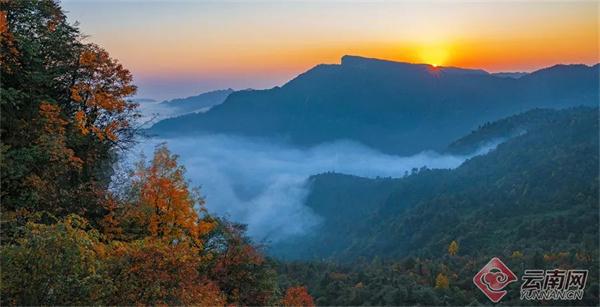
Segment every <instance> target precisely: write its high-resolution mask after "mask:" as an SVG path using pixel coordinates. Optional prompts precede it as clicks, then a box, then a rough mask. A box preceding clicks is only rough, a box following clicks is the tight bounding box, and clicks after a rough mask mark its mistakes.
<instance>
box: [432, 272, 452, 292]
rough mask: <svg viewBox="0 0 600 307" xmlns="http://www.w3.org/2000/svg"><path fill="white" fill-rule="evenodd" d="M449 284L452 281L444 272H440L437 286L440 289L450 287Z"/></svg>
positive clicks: (436, 281)
mask: <svg viewBox="0 0 600 307" xmlns="http://www.w3.org/2000/svg"><path fill="white" fill-rule="evenodd" d="M449 286H450V281H449V280H448V277H447V276H446V275H444V273H439V274H438V275H437V277H436V278H435V287H436V288H438V289H448V287H449Z"/></svg>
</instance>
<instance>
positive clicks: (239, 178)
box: [128, 135, 498, 242]
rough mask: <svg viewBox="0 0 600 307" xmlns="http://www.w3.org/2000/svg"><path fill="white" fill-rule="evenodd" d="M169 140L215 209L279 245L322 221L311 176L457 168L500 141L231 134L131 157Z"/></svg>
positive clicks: (176, 141) (143, 146) (149, 143)
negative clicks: (453, 151)
mask: <svg viewBox="0 0 600 307" xmlns="http://www.w3.org/2000/svg"><path fill="white" fill-rule="evenodd" d="M161 143H166V144H167V146H168V148H169V149H170V150H171V151H172V152H173V153H175V154H177V155H179V162H180V163H181V164H183V165H184V166H185V167H186V170H187V173H186V177H187V179H189V180H190V182H191V185H192V186H199V187H200V188H201V193H202V195H203V196H204V197H205V200H206V208H207V210H208V211H209V212H210V213H212V214H216V215H218V216H225V217H227V218H229V219H231V220H233V221H235V222H240V223H244V224H247V225H248V234H249V235H250V237H251V238H252V239H253V240H255V241H257V242H263V241H270V242H276V241H278V240H282V239H285V238H288V237H290V236H295V235H301V234H304V233H306V232H308V231H310V230H311V229H313V227H315V226H316V225H318V224H319V222H320V220H321V219H320V217H319V216H317V215H316V214H315V213H314V212H312V210H311V209H310V208H309V207H307V206H305V204H304V203H305V200H306V197H307V195H308V193H309V187H308V184H307V179H308V177H309V176H310V175H315V174H319V173H323V172H329V171H333V172H338V173H344V174H351V175H357V176H363V177H377V176H381V177H402V176H404V175H405V172H410V171H411V169H412V168H415V167H416V168H420V167H423V166H426V167H427V168H446V169H448V168H456V167H457V166H459V165H460V164H461V163H462V162H463V161H465V160H466V159H468V158H469V157H472V156H474V155H478V154H482V153H485V152H487V151H489V150H491V149H493V148H495V146H496V145H497V143H498V142H496V143H494V144H490V145H488V146H484V147H482V148H481V149H480V150H478V151H477V152H475V153H473V154H470V155H465V156H455V155H442V154H438V153H435V152H422V153H419V154H416V155H412V156H405V157H402V156H394V155H387V154H383V153H381V152H378V151H376V150H373V149H371V148H368V147H366V146H364V145H361V144H359V143H356V142H352V141H337V142H333V143H327V144H322V145H318V146H315V147H312V148H308V149H300V148H295V147H292V146H291V145H287V144H284V143H276V142H270V141H267V140H263V139H254V138H246V137H238V136H228V135H205V136H196V137H193V138H172V139H158V138H153V139H147V140H145V141H144V142H142V143H140V144H139V145H138V147H137V148H136V149H135V150H134V152H133V153H132V154H131V155H130V157H129V158H128V161H129V162H132V161H134V160H137V159H139V157H140V153H143V154H144V155H146V156H147V157H151V156H152V153H153V151H154V147H155V146H156V145H157V144H161Z"/></svg>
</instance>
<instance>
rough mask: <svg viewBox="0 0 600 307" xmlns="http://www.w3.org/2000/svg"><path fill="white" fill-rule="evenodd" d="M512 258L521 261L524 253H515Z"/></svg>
mask: <svg viewBox="0 0 600 307" xmlns="http://www.w3.org/2000/svg"><path fill="white" fill-rule="evenodd" d="M510 257H511V258H513V259H521V258H523V253H522V252H521V251H514V252H512V255H510Z"/></svg>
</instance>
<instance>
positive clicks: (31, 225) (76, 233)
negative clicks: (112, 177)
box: [0, 215, 112, 306]
mask: <svg viewBox="0 0 600 307" xmlns="http://www.w3.org/2000/svg"><path fill="white" fill-rule="evenodd" d="M42 222H43V221H40V220H30V221H29V222H28V223H27V224H26V225H25V227H24V232H23V233H22V234H21V235H20V236H19V238H18V240H17V241H16V242H15V243H14V244H10V245H4V246H2V248H1V249H0V259H1V262H2V270H1V271H0V273H1V276H2V283H1V285H0V287H1V291H2V292H1V293H2V295H1V296H0V297H1V302H2V305H34V306H39V305H95V304H100V303H101V302H103V300H104V299H105V298H106V297H107V296H108V295H109V293H108V291H110V289H111V287H112V284H111V279H110V278H109V277H108V276H106V275H105V274H104V271H103V264H102V257H103V253H104V250H105V246H104V244H103V243H101V241H100V239H99V237H100V234H99V233H98V232H97V231H95V230H94V229H92V228H91V227H90V225H89V224H88V223H87V221H85V220H84V219H83V218H81V217H78V216H75V215H69V216H67V217H66V218H64V219H63V220H60V221H57V223H54V224H46V223H42Z"/></svg>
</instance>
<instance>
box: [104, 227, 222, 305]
mask: <svg viewBox="0 0 600 307" xmlns="http://www.w3.org/2000/svg"><path fill="white" fill-rule="evenodd" d="M202 261H203V259H202V258H201V257H199V256H198V251H197V249H195V248H194V247H193V246H190V245H189V244H170V243H168V242H165V241H160V240H155V239H148V240H141V241H134V242H131V243H116V244H113V246H112V248H111V250H110V252H109V254H108V257H107V259H106V262H107V270H108V273H109V276H110V278H111V279H112V280H113V281H114V283H115V285H116V287H114V289H115V290H114V292H113V293H112V295H111V296H110V297H109V298H108V299H107V301H106V302H107V304H108V305H140V304H142V305H199V306H218V305H224V303H225V297H224V295H223V294H222V293H221V291H220V290H219V288H218V286H217V285H216V284H215V283H214V282H212V281H210V280H208V279H207V278H206V276H203V275H202V274H200V272H199V271H198V268H199V266H200V265H201V262H202Z"/></svg>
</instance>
